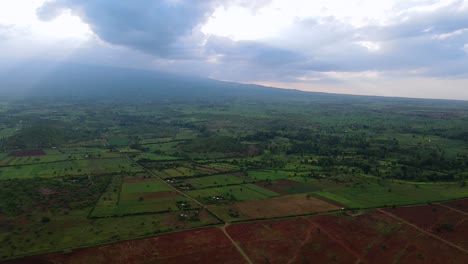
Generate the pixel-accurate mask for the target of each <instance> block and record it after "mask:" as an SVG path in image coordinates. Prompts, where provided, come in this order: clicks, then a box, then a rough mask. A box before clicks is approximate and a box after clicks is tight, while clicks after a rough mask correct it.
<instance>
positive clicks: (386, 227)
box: [309, 211, 468, 263]
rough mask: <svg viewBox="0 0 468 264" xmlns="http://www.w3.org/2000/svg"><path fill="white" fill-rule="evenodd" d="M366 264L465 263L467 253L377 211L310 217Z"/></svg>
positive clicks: (467, 258) (467, 259) (467, 257)
mask: <svg viewBox="0 0 468 264" xmlns="http://www.w3.org/2000/svg"><path fill="white" fill-rule="evenodd" d="M309 219H310V220H311V221H312V222H314V223H316V225H317V226H320V227H321V228H323V229H324V231H325V232H328V233H329V234H330V235H331V236H332V237H334V238H335V239H336V240H337V241H341V242H342V243H343V244H345V245H346V246H347V247H349V248H350V249H351V250H352V251H354V252H357V253H358V254H360V255H361V259H362V260H363V261H364V262H365V263H392V262H393V260H396V259H400V261H399V263H428V262H430V263H467V261H468V254H466V253H464V252H463V251H460V250H459V249H457V248H454V247H452V246H450V245H448V244H446V243H444V242H442V241H440V240H438V239H436V238H434V237H431V236H429V235H427V234H424V233H421V231H420V230H418V229H416V228H414V227H412V226H409V225H406V224H404V223H402V222H400V221H398V220H396V219H394V218H392V217H390V216H387V215H385V214H383V213H380V212H378V211H373V212H369V213H366V214H363V215H360V216H356V217H349V216H341V217H339V216H331V215H321V216H313V217H310V218H309Z"/></svg>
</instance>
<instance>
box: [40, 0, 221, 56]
mask: <svg viewBox="0 0 468 264" xmlns="http://www.w3.org/2000/svg"><path fill="white" fill-rule="evenodd" d="M216 2H217V1H214V0H159V1H145V0H133V1H107V0H93V1H82V0H56V1H51V2H46V3H45V4H44V5H43V6H42V7H41V8H40V9H39V10H38V16H39V17H40V18H42V19H45V20H49V19H52V18H53V17H54V16H57V15H58V14H60V12H61V10H64V9H70V10H71V11H72V12H73V13H74V14H76V15H78V16H79V17H80V18H81V19H82V20H83V21H84V22H85V23H87V24H89V25H90V28H91V29H92V30H93V32H94V33H95V34H96V35H98V36H99V37H100V38H101V39H102V40H104V41H106V42H109V43H112V44H116V45H122V46H127V47H132V48H134V49H138V50H141V51H144V52H147V53H150V54H153V55H156V56H160V57H171V56H177V54H179V55H178V56H180V54H184V53H187V54H190V50H188V48H187V46H184V45H178V43H180V42H186V40H187V39H191V36H192V31H193V30H194V28H195V27H197V26H198V25H200V24H202V23H204V22H205V21H206V19H207V18H208V16H209V15H211V14H212V12H213V10H214V8H215V6H216V5H215V4H216ZM182 40H183V41H182ZM191 40H193V39H191Z"/></svg>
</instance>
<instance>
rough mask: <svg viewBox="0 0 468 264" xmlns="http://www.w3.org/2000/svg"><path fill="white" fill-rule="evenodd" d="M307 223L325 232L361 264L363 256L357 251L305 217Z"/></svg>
mask: <svg viewBox="0 0 468 264" xmlns="http://www.w3.org/2000/svg"><path fill="white" fill-rule="evenodd" d="M303 218H304V219H305V220H306V221H307V222H309V223H310V224H311V225H312V226H315V228H319V229H320V232H324V233H325V234H326V235H327V236H328V237H329V238H330V239H331V240H333V241H335V243H337V244H338V245H340V246H341V247H343V248H344V249H346V250H347V251H348V252H349V253H351V254H352V255H353V256H355V257H356V258H357V260H356V263H359V262H360V261H361V259H362V256H361V255H360V254H359V253H357V252H356V251H354V250H353V249H351V248H350V247H348V245H346V244H345V243H343V242H342V241H340V240H339V239H337V238H335V237H334V236H332V235H331V234H330V232H328V231H327V229H326V228H323V226H321V225H318V224H317V223H314V222H312V221H311V220H310V219H309V218H307V217H303Z"/></svg>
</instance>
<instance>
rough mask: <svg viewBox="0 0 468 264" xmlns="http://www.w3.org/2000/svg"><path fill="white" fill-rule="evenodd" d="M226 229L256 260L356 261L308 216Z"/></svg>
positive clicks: (271, 261) (238, 225)
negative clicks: (318, 229)
mask: <svg viewBox="0 0 468 264" xmlns="http://www.w3.org/2000/svg"><path fill="white" fill-rule="evenodd" d="M227 232H228V233H229V235H230V236H231V237H232V238H233V239H234V240H235V241H236V242H237V243H238V244H239V245H240V246H241V247H242V249H243V250H244V251H245V252H246V254H247V255H248V256H249V257H250V259H251V260H252V261H253V262H254V263H288V262H289V261H291V262H293V263H311V262H313V263H331V262H333V261H337V262H338V263H353V262H356V257H355V256H353V255H352V254H351V253H349V252H348V251H347V250H346V249H344V248H342V247H341V246H340V245H338V244H337V243H336V242H335V241H333V240H330V238H329V237H328V236H327V235H326V234H325V233H323V232H319V231H317V227H316V226H314V225H313V224H311V223H310V222H309V221H308V220H306V219H305V218H294V219H284V220H271V221H262V222H251V223H242V224H235V225H230V226H228V227H227Z"/></svg>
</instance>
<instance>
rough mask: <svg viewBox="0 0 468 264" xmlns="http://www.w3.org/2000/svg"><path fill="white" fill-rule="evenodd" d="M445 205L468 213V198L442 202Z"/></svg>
mask: <svg viewBox="0 0 468 264" xmlns="http://www.w3.org/2000/svg"><path fill="white" fill-rule="evenodd" d="M442 204H443V205H446V206H449V207H452V208H454V209H457V210H460V211H463V212H465V213H468V199H463V200H458V201H451V202H445V203H442Z"/></svg>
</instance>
